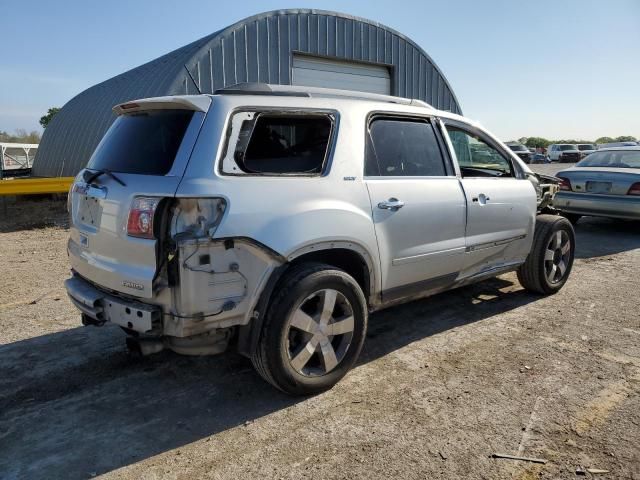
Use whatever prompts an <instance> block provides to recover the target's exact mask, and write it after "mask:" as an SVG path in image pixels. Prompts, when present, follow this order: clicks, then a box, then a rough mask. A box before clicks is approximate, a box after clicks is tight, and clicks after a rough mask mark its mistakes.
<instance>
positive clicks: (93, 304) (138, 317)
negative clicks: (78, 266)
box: [64, 276, 162, 333]
mask: <svg viewBox="0 0 640 480" xmlns="http://www.w3.org/2000/svg"><path fill="white" fill-rule="evenodd" d="M64 286H65V288H66V289H67V294H68V295H69V298H70V299H71V302H73V304H74V305H75V306H76V308H78V310H80V311H81V312H82V313H83V314H85V315H87V316H89V317H90V318H92V319H94V320H96V321H97V322H100V323H102V322H112V323H115V324H117V325H120V326H121V327H124V328H128V329H130V330H135V331H136V332H140V333H150V332H152V331H154V330H157V329H158V327H159V326H160V319H161V313H162V312H161V310H160V308H159V307H157V306H155V305H147V304H145V303H141V302H136V301H134V300H125V299H122V298H119V297H115V296H113V295H109V294H107V293H104V292H103V291H101V290H98V289H97V288H95V287H94V286H93V285H91V283H89V282H87V281H86V280H84V279H82V278H81V277H78V276H74V277H71V278H69V279H67V280H65V282H64Z"/></svg>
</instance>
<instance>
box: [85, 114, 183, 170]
mask: <svg viewBox="0 0 640 480" xmlns="http://www.w3.org/2000/svg"><path fill="white" fill-rule="evenodd" d="M192 118H193V111H191V110H152V111H149V112H140V113H132V114H128V115H121V116H119V117H118V118H117V119H116V121H115V122H114V123H113V125H112V126H111V128H110V129H109V131H108V132H107V134H106V135H105V137H104V139H103V141H102V142H101V143H100V145H99V146H98V148H97V149H96V151H95V153H94V155H93V158H92V159H91V162H89V165H88V168H92V169H100V170H104V169H106V170H111V171H113V172H121V173H140V174H145V175H166V174H167V173H169V170H171V167H172V166H173V161H174V160H175V158H176V153H177V152H178V148H180V144H181V143H182V139H183V137H184V134H185V132H186V130H187V127H188V126H189V122H190V121H191V119H192Z"/></svg>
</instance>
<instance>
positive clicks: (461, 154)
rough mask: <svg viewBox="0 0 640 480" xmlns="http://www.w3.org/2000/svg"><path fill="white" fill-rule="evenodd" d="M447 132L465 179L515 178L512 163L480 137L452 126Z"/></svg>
mask: <svg viewBox="0 0 640 480" xmlns="http://www.w3.org/2000/svg"><path fill="white" fill-rule="evenodd" d="M447 132H448V133H449V138H450V139H451V143H452V145H453V149H454V151H455V152H456V157H457V159H458V165H460V170H461V171H462V175H463V176H464V177H511V176H513V171H512V168H511V162H510V161H509V160H507V159H506V158H505V157H504V156H503V155H502V154H501V153H500V152H499V151H498V150H496V149H495V148H494V147H492V146H491V145H489V144H488V143H487V142H485V141H484V140H482V139H481V138H480V137H478V136H477V135H474V134H472V133H470V132H466V131H465V130H461V129H459V128H457V127H452V126H450V125H448V126H447Z"/></svg>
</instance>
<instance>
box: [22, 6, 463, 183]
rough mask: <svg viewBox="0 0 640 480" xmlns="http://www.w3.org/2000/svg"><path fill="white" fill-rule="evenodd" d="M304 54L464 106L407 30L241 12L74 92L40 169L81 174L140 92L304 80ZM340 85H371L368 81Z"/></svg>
mask: <svg viewBox="0 0 640 480" xmlns="http://www.w3.org/2000/svg"><path fill="white" fill-rule="evenodd" d="M302 56H306V57H307V58H310V59H311V60H315V61H318V60H321V59H332V60H340V61H343V62H349V66H350V68H354V67H356V66H357V65H358V64H361V65H362V66H363V67H365V68H366V67H367V66H378V67H382V68H385V69H387V70H388V72H389V86H390V88H391V90H390V91H389V92H388V93H390V94H392V95H396V96H399V97H408V98H415V99H419V100H423V101H426V102H427V103H429V104H431V105H433V106H434V107H436V108H440V109H443V110H449V111H452V112H455V113H461V109H460V105H459V103H458V101H457V100H456V98H455V95H454V93H453V90H452V89H451V87H450V85H449V84H448V82H447V80H446V79H445V77H444V75H443V74H442V72H441V71H440V70H439V68H438V67H437V65H436V64H435V63H434V62H433V60H432V59H431V58H430V57H429V56H428V55H427V54H426V53H425V51H424V50H423V49H422V48H420V47H419V46H418V45H417V44H416V43H415V42H413V41H412V40H410V39H409V38H407V37H406V36H404V35H402V34H401V33H399V32H397V31H395V30H393V29H391V28H389V27H386V26H384V25H382V24H380V23H377V22H373V21H370V20H366V19H363V18H358V17H353V16H350V15H345V14H341V13H336V12H327V11H323V10H308V9H290V10H277V11H273V12H267V13H262V14H259V15H255V16H253V17H249V18H247V19H244V20H241V21H239V22H237V23H235V24H233V25H231V26H229V27H227V28H225V29H223V30H220V31H218V32H215V33H212V34H211V35H208V36H206V37H203V38H201V39H199V40H196V41H195V42H193V43H191V44H189V45H186V46H184V47H182V48H179V49H177V50H175V51H173V52H171V53H168V54H166V55H163V56H162V57H159V58H157V59H155V60H152V61H151V62H148V63H146V64H144V65H141V66H139V67H137V68H134V69H133V70H130V71H128V72H125V73H122V74H120V75H117V76H115V77H113V78H111V79H109V80H106V81H104V82H102V83H99V84H97V85H95V86H93V87H91V88H89V89H87V90H85V91H84V92H82V93H80V94H79V95H77V96H76V97H74V98H73V99H71V100H70V101H69V102H68V103H67V104H66V105H65V106H64V107H63V108H62V110H61V111H60V112H58V114H57V115H56V116H55V117H54V118H53V120H52V122H51V124H50V125H49V126H48V127H47V129H46V130H45V132H44V135H43V138H42V142H41V148H40V150H39V152H38V155H37V159H36V162H35V165H34V173H35V174H36V175H38V176H46V177H52V176H69V175H75V174H77V173H78V172H79V171H80V170H81V169H82V168H83V167H84V166H85V165H86V164H87V161H88V160H89V158H90V156H91V154H92V153H93V151H94V149H95V148H96V146H97V145H98V142H99V141H100V139H101V138H102V137H103V136H104V134H105V132H106V131H107V129H108V128H109V126H110V125H111V124H112V123H113V121H114V120H115V118H116V117H115V115H114V114H113V112H112V111H111V107H112V106H113V105H116V104H119V103H122V102H126V101H128V100H132V99H136V98H147V97H158V96H164V95H184V94H194V93H198V88H199V90H200V91H201V92H203V93H213V92H214V91H215V90H217V89H219V88H223V87H226V86H229V85H234V84H237V83H241V82H266V83H271V84H282V85H291V84H293V83H295V82H296V81H298V83H299V82H305V79H304V78H301V77H300V76H299V75H298V77H297V79H298V80H296V76H295V75H294V58H295V59H297V60H301V59H302ZM185 66H186V67H187V68H188V71H189V73H190V74H191V76H192V77H193V80H192V79H191V77H190V76H189V73H187V70H185ZM297 67H300V65H297ZM301 72H302V71H301V70H299V71H298V74H300V73H301ZM194 81H195V83H196V84H197V87H196V85H195V84H194ZM314 85H317V84H316V83H314ZM340 85H341V88H356V89H362V88H366V85H364V86H363V84H362V82H360V83H356V84H354V85H353V86H350V85H349V84H348V83H345V82H343V83H341V84H340ZM324 86H327V84H325V85H324ZM329 86H336V84H335V83H332V84H329Z"/></svg>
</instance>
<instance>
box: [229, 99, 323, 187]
mask: <svg viewBox="0 0 640 480" xmlns="http://www.w3.org/2000/svg"><path fill="white" fill-rule="evenodd" d="M231 125H232V126H231V133H230V138H229V147H228V148H227V152H226V154H225V157H224V158H223V161H222V172H223V173H230V174H238V175H242V174H253V175H319V174H320V173H322V169H323V166H324V164H325V159H326V157H327V150H328V147H329V140H330V137H331V131H332V126H333V120H332V117H331V116H330V115H328V114H321V113H317V114H316V113H308V114H306V113H292V114H288V113H264V112H263V113H258V112H241V113H238V114H236V115H234V118H233V119H232V124H231Z"/></svg>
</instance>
